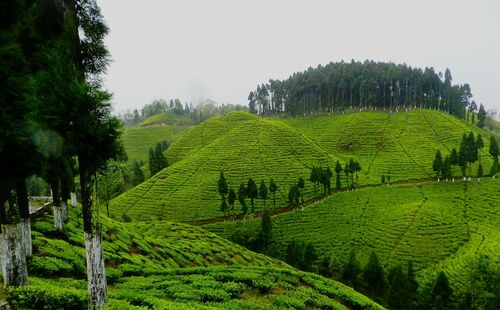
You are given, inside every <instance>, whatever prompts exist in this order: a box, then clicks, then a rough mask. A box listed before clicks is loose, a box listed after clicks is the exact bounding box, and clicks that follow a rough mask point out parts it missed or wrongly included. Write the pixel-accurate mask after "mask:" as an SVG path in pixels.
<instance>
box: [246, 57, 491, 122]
mask: <svg viewBox="0 0 500 310" xmlns="http://www.w3.org/2000/svg"><path fill="white" fill-rule="evenodd" d="M452 82H453V78H452V75H451V71H450V70H449V69H446V71H445V73H444V75H443V74H442V73H441V72H435V70H434V68H432V67H430V68H428V67H426V68H425V69H421V68H416V67H411V66H408V65H406V64H394V63H390V62H389V63H385V62H375V61H373V60H370V61H369V60H365V61H364V62H356V61H354V60H352V61H351V62H344V61H341V62H335V63H334V62H330V63H329V64H327V65H325V66H323V65H318V66H317V67H316V68H312V67H310V68H308V69H307V70H306V71H303V72H296V73H293V74H292V75H291V76H290V77H289V78H288V79H285V80H279V79H278V80H273V79H270V80H269V82H268V83H265V84H261V85H257V88H256V89H255V90H253V91H251V92H250V93H249V95H248V101H249V109H250V112H252V113H255V114H260V115H275V114H282V113H287V114H289V115H291V116H301V115H306V114H311V113H321V112H334V111H342V110H346V109H360V108H364V109H376V108H378V109H385V110H389V111H398V110H399V109H402V108H408V107H420V108H429V109H435V110H440V111H443V112H446V113H449V114H452V115H455V116H456V117H459V118H462V119H467V120H468V118H469V115H474V112H476V111H478V110H477V109H478V108H480V111H481V113H482V114H481V115H482V118H481V120H480V122H482V125H484V117H485V115H486V113H485V111H484V107H483V106H482V105H480V107H478V105H477V104H476V102H475V101H473V100H472V97H473V96H472V93H471V88H470V86H469V84H463V85H454V84H452Z"/></svg>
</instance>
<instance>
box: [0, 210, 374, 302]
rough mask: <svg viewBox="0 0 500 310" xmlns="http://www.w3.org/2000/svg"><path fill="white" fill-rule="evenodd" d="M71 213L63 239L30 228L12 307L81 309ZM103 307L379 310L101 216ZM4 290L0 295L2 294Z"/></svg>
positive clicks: (208, 245) (236, 253) (205, 237)
mask: <svg viewBox="0 0 500 310" xmlns="http://www.w3.org/2000/svg"><path fill="white" fill-rule="evenodd" d="M80 212H81V210H79V209H70V219H71V220H70V222H69V223H68V225H67V226H66V229H65V232H64V233H63V234H61V233H57V232H55V231H54V228H53V220H52V217H51V216H47V217H45V218H43V219H42V220H41V221H39V222H36V223H34V224H33V246H34V256H33V258H32V259H31V260H30V262H29V273H30V279H29V280H30V285H29V286H24V287H12V288H10V289H9V290H6V291H4V290H3V287H2V286H1V285H0V291H2V294H4V295H2V296H0V297H2V299H4V298H5V299H6V300H8V302H9V303H10V306H11V307H12V308H13V309H63V308H64V309H82V310H83V309H87V282H86V280H85V278H86V273H85V249H84V245H83V231H82V224H81V222H80V220H77V219H78V218H79V213H80ZM101 222H102V231H103V235H104V245H103V248H104V251H105V253H104V255H105V261H106V277H107V280H108V297H109V304H108V305H107V307H106V309H120V310H122V309H213V308H218V309H277V308H281V309H283V308H290V307H292V308H297V307H299V308H300V307H306V306H307V307H308V308H311V309H314V308H318V309H325V308H328V309H383V307H381V306H379V305H378V304H376V303H374V302H373V301H371V300H370V299H369V298H367V297H365V296H363V295H361V294H359V293H357V292H355V291H354V290H353V289H351V288H349V287H347V286H345V285H343V284H340V283H338V282H335V281H332V280H329V279H326V278H323V277H320V276H318V275H315V274H311V273H306V272H301V271H297V270H295V269H293V268H291V267H289V266H288V265H286V264H284V263H282V262H280V261H277V260H274V259H272V258H269V257H267V256H264V255H261V254H257V253H253V252H251V251H249V250H246V249H245V248H242V247H240V246H238V245H236V244H233V243H231V242H229V241H227V240H225V239H223V238H220V237H218V236H217V235H215V234H212V233H210V232H207V231H204V230H202V229H200V228H197V227H193V226H189V225H186V224H175V223H167V222H153V223H148V224H146V223H119V222H115V221H113V220H111V219H109V218H107V217H105V216H102V217H101ZM4 292H5V293H4Z"/></svg>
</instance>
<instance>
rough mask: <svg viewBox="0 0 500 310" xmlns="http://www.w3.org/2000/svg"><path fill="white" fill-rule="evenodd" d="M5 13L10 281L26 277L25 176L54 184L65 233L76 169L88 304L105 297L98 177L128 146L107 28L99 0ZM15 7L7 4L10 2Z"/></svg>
mask: <svg viewBox="0 0 500 310" xmlns="http://www.w3.org/2000/svg"><path fill="white" fill-rule="evenodd" d="M2 7H3V8H4V9H2V10H0V46H1V48H0V107H1V109H0V234H1V238H0V253H1V264H2V273H3V278H4V284H5V286H16V285H26V284H27V283H28V273H27V264H26V261H27V259H29V258H30V256H31V251H32V245H31V233H30V223H29V205H28V198H27V193H28V191H27V188H26V179H27V178H29V177H30V176H32V175H37V176H41V177H43V178H44V179H45V180H46V181H47V183H48V184H50V187H51V189H52V193H53V205H54V224H55V226H56V227H57V228H58V229H59V230H62V232H63V225H64V222H65V221H66V219H67V216H68V212H67V200H68V199H69V198H70V197H69V196H70V195H69V194H70V192H71V191H75V190H76V187H75V184H74V182H73V181H74V177H75V176H76V175H78V176H79V185H80V197H81V205H82V217H83V228H84V236H83V239H84V243H85V248H86V255H87V274H88V277H87V279H88V294H89V298H88V303H89V308H91V309H94V308H101V307H102V305H103V304H105V303H106V301H107V285H106V277H105V270H104V256H103V251H102V241H101V240H102V239H101V236H100V229H99V221H98V219H97V218H96V217H95V216H94V215H95V213H96V210H95V203H94V202H93V200H94V199H93V197H94V194H95V190H94V185H95V181H96V175H97V173H98V172H99V171H101V170H103V169H106V166H107V163H108V161H109V160H110V159H116V160H120V158H123V155H124V152H123V147H122V145H121V142H120V140H119V137H120V134H121V122H120V121H119V120H118V119H117V118H115V117H112V116H111V94H110V93H108V92H107V91H106V90H104V88H103V86H102V79H101V78H100V74H102V73H103V72H105V70H106V66H107V64H108V63H109V53H108V51H107V49H106V47H105V46H104V37H105V35H106V34H107V33H108V27H107V26H106V24H105V22H104V19H103V17H102V15H101V13H100V9H99V7H98V6H97V4H96V2H95V1H94V0H64V1H55V0H44V1H41V0H34V1H23V0H5V1H2ZM6 8H8V9H6Z"/></svg>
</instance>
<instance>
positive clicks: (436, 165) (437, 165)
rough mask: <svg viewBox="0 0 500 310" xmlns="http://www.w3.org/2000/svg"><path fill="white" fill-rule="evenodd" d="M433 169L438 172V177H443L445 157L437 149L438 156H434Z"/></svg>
mask: <svg viewBox="0 0 500 310" xmlns="http://www.w3.org/2000/svg"><path fill="white" fill-rule="evenodd" d="M432 170H433V171H434V172H435V173H436V177H437V178H438V181H439V178H440V177H441V173H442V170H443V157H442V156H441V151H440V150H437V151H436V156H434V161H433V162H432Z"/></svg>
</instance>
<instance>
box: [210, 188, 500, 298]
mask: <svg viewBox="0 0 500 310" xmlns="http://www.w3.org/2000/svg"><path fill="white" fill-rule="evenodd" d="M499 201H500V181H499V180H492V179H489V178H488V179H483V180H481V182H477V181H474V182H463V181H460V182H459V181H457V182H454V183H453V182H426V183H415V184H413V185H391V186H384V187H373V188H365V189H360V190H358V191H355V192H341V193H338V194H334V195H333V196H330V197H328V198H327V199H325V200H324V201H322V202H320V203H317V204H313V205H311V206H309V207H307V208H306V209H305V210H304V211H296V212H291V213H286V214H282V215H278V216H275V217H273V234H274V238H275V239H276V242H277V244H278V245H280V246H281V248H280V250H281V251H282V252H284V251H285V249H286V245H287V244H288V243H289V242H291V241H292V240H293V239H295V240H303V241H312V242H313V243H314V245H315V246H316V247H317V249H318V251H319V252H320V253H321V254H322V255H335V256H337V257H339V258H341V259H344V260H346V259H347V258H348V255H349V253H350V251H351V250H353V249H354V250H355V251H356V253H357V255H358V256H359V257H360V260H361V261H362V262H363V263H364V262H366V261H367V259H368V256H369V255H370V253H371V251H376V252H377V254H378V256H379V258H380V259H381V261H382V262H383V263H385V264H386V267H387V266H389V265H391V264H395V263H397V262H402V263H404V262H408V261H409V260H412V261H413V262H414V263H415V266H416V268H417V269H418V270H420V271H419V275H420V276H421V277H422V279H434V278H435V277H436V272H437V271H440V270H444V271H445V272H446V274H447V275H448V277H449V279H450V282H451V284H452V285H453V286H454V287H455V288H458V289H460V290H464V289H465V287H466V283H467V281H468V278H467V277H468V276H467V275H468V273H467V271H468V268H470V263H471V260H470V259H471V258H474V257H477V255H478V254H479V253H482V254H484V255H487V256H489V257H490V258H491V259H493V261H494V262H495V264H497V266H500V259H499V258H500V231H499V229H498V228H499V227H500V208H499ZM259 225H260V221H258V220H255V221H246V222H237V223H233V222H226V223H216V224H209V225H206V226H204V228H206V229H208V230H210V231H213V232H216V233H218V234H220V235H222V236H224V237H228V236H229V235H230V234H232V233H234V231H236V230H238V229H241V230H248V229H250V230H257V229H258V226H259Z"/></svg>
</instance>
